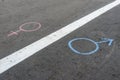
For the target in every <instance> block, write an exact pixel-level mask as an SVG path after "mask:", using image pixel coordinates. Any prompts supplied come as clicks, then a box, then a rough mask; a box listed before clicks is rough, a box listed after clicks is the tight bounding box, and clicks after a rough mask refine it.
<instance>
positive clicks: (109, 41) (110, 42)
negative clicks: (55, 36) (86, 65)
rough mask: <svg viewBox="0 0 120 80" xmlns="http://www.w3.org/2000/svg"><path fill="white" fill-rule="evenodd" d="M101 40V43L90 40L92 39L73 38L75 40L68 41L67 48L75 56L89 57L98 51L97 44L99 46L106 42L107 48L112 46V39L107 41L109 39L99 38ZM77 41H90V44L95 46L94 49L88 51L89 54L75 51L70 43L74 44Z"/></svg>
mask: <svg viewBox="0 0 120 80" xmlns="http://www.w3.org/2000/svg"><path fill="white" fill-rule="evenodd" d="M101 39H102V41H100V42H96V41H94V40H92V39H88V38H75V39H72V40H70V41H69V42H68V46H69V48H70V49H71V50H72V51H73V52H74V53H76V54H81V55H90V54H93V53H96V52H97V51H98V50H99V44H100V43H105V42H108V45H109V46H111V45H112V42H113V39H109V38H101ZM78 40H86V41H90V42H92V43H93V44H94V45H95V47H96V48H95V49H94V50H92V51H90V52H85V53H83V52H80V51H78V50H76V49H75V48H73V46H72V43H73V42H75V41H78Z"/></svg>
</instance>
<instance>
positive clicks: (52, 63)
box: [0, 0, 120, 80]
mask: <svg viewBox="0 0 120 80" xmlns="http://www.w3.org/2000/svg"><path fill="white" fill-rule="evenodd" d="M112 1H113V0H44V1H43V0H21V1H20V0H2V1H0V37H1V38H0V59H2V58H3V57H6V56H7V55H10V54H11V53H13V52H15V51H17V50H19V49H21V48H23V47H25V46H27V45H29V44H31V43H32V42H35V41H36V40H39V39H41V38H42V37H44V36H46V35H49V34H50V33H52V32H54V31H56V30H58V29H60V28H62V27H64V26H66V25H67V24H69V23H71V22H73V21H75V20H77V19H79V18H81V17H83V16H85V15H87V14H89V13H91V12H92V11H94V10H97V9H99V8H100V7H102V6H104V5H107V4H109V3H110V2H112ZM119 14H120V5H119V6H117V7H115V8H113V9H112V10H110V11H108V12H107V13H105V14H103V15H102V16H100V17H98V18H96V19H95V20H93V21H91V22H89V23H88V24H86V25H85V26H83V27H81V28H79V29H78V30H76V31H74V32H72V33H71V34H69V35H68V36H66V37H64V38H62V39H60V40H59V41H57V42H55V43H54V44H52V45H50V46H48V47H47V48H45V49H43V50H41V51H39V52H38V53H36V54H35V55H33V56H31V57H30V58H28V59H26V60H24V61H23V62H21V63H19V64H18V65H16V66H14V67H13V68H11V69H9V70H8V71H6V72H4V73H3V74H1V75H0V80H120V58H119V56H120V54H119V52H120V32H119V30H120V26H119V25H120V16H119ZM30 21H37V22H40V23H41V25H42V27H41V29H40V30H38V31H35V32H30V33H25V32H21V33H19V35H17V36H11V37H7V34H8V33H9V32H10V31H16V30H18V27H19V26H20V25H21V24H23V23H25V22H30ZM79 37H80V38H81V37H87V38H90V39H93V40H95V41H99V40H100V38H101V37H107V38H112V39H114V42H113V44H112V46H110V47H109V46H108V45H107V44H101V45H100V50H99V51H98V52H96V54H92V55H89V56H82V55H78V54H74V53H73V52H72V51H71V50H70V49H69V48H68V45H67V44H68V41H69V40H71V39H73V38H79ZM78 43H79V44H82V45H83V46H81V47H82V50H83V51H86V50H91V49H92V48H93V47H94V46H92V44H91V43H89V42H88V43H87V42H76V43H75V44H76V45H75V47H76V48H77V49H80V48H79V47H78V46H79V44H78ZM86 44H89V46H86ZM91 46H92V47H91Z"/></svg>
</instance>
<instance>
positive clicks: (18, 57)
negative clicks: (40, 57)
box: [0, 0, 120, 74]
mask: <svg viewBox="0 0 120 80" xmlns="http://www.w3.org/2000/svg"><path fill="white" fill-rule="evenodd" d="M119 4H120V0H116V1H114V2H112V3H110V4H108V5H106V6H104V7H102V8H100V9H98V10H96V11H94V12H92V13H90V14H88V15H87V16H85V17H83V18H81V19H79V20H77V21H75V22H73V23H71V24H69V25H67V26H65V27H63V28H61V29H59V30H57V31H55V32H53V33H51V34H50V35H48V36H46V37H44V38H42V39H40V40H38V41H36V42H34V43H32V44H30V45H28V46H26V47H24V48H22V49H20V50H18V51H16V52H14V53H12V54H11V55H9V56H7V57H5V58H2V59H1V60H0V74H1V73H3V72H5V71H7V70H8V69H10V68H11V67H13V66H15V65H16V64H18V63H20V62H21V61H23V60H25V59H26V58H28V57H30V56H32V55H33V54H35V53H37V52H38V51H40V50H42V49H43V48H45V47H47V46H49V45H50V44H52V43H54V42H56V41H57V40H59V39H61V38H63V37H64V36H66V35H68V34H69V33H71V32H73V31H75V30H76V29H78V28H80V27H81V26H83V25H85V24H86V23H88V22H90V21H91V20H93V19H95V18H97V17H98V16H100V15H102V14H103V13H105V12H107V11H108V10H110V9H112V8H114V7H115V6H117V5H119Z"/></svg>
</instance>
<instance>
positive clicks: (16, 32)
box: [8, 22, 41, 37]
mask: <svg viewBox="0 0 120 80" xmlns="http://www.w3.org/2000/svg"><path fill="white" fill-rule="evenodd" d="M27 24H38V26H37V27H36V28H35V29H31V30H26V29H24V28H23V27H25V25H27ZM40 28H41V24H40V23H38V22H27V23H24V24H22V25H21V26H20V27H19V30H17V31H15V32H14V31H11V33H10V34H8V37H10V36H12V35H18V33H19V32H21V31H23V32H33V31H36V30H38V29H40Z"/></svg>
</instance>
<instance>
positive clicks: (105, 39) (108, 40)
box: [102, 38, 114, 46]
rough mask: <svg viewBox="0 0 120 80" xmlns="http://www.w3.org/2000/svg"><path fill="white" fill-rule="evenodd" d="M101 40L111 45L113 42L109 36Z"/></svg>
mask: <svg viewBox="0 0 120 80" xmlns="http://www.w3.org/2000/svg"><path fill="white" fill-rule="evenodd" d="M102 40H104V41H106V42H108V45H109V46H111V45H112V43H113V41H114V40H113V39H110V38H102Z"/></svg>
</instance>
